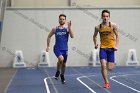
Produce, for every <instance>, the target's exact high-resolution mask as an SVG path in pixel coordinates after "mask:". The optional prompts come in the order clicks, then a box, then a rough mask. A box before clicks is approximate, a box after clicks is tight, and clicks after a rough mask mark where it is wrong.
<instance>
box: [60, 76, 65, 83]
mask: <svg viewBox="0 0 140 93" xmlns="http://www.w3.org/2000/svg"><path fill="white" fill-rule="evenodd" d="M60 77H61V82H62V84H65V83H66V81H65V78H64V75H62V74H61V75H60Z"/></svg>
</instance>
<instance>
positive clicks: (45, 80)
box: [44, 73, 93, 93]
mask: <svg viewBox="0 0 140 93" xmlns="http://www.w3.org/2000/svg"><path fill="white" fill-rule="evenodd" d="M89 74H93V73H88V75H89ZM76 75H85V74H71V75H65V76H76ZM52 77H54V76H50V77H47V78H44V83H45V87H46V91H47V93H51V92H50V89H49V86H48V83H47V79H48V78H52Z"/></svg>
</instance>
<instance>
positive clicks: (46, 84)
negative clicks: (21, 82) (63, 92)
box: [44, 78, 51, 93]
mask: <svg viewBox="0 0 140 93" xmlns="http://www.w3.org/2000/svg"><path fill="white" fill-rule="evenodd" d="M47 79H48V78H44V83H45V87H46V91H47V93H51V92H50V89H49V86H48V83H47Z"/></svg>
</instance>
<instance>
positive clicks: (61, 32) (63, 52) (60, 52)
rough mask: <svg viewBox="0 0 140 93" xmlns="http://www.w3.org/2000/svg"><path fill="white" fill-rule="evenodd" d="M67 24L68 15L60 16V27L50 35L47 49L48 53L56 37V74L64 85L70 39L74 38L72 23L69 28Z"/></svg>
mask: <svg viewBox="0 0 140 93" xmlns="http://www.w3.org/2000/svg"><path fill="white" fill-rule="evenodd" d="M65 23H66V15H65V14H60V15H59V26H57V27H54V28H53V29H52V31H51V32H50V33H49V35H48V38H47V48H46V51H47V52H48V51H49V49H50V41H51V37H52V36H53V35H55V45H54V48H53V50H54V54H55V55H56V57H57V58H58V62H57V71H56V74H55V79H58V77H59V76H60V78H61V81H62V84H64V83H65V77H64V73H65V68H66V61H67V56H68V53H67V52H68V39H69V35H70V37H71V38H73V37H74V35H73V31H72V28H71V21H70V22H68V26H67V27H66V26H65Z"/></svg>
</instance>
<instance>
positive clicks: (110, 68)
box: [107, 62, 114, 71]
mask: <svg viewBox="0 0 140 93" xmlns="http://www.w3.org/2000/svg"><path fill="white" fill-rule="evenodd" d="M107 68H108V71H112V69H113V68H114V63H113V62H107Z"/></svg>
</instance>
